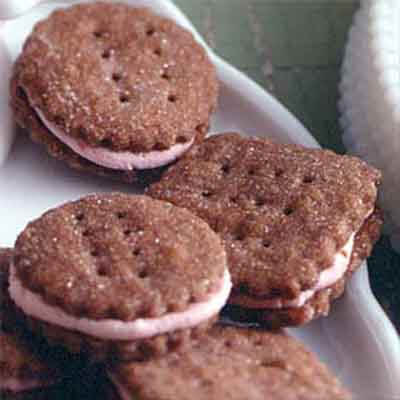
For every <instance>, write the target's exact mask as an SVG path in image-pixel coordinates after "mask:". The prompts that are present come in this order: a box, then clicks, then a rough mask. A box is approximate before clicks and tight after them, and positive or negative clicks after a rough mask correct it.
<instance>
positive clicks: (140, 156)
mask: <svg viewBox="0 0 400 400" xmlns="http://www.w3.org/2000/svg"><path fill="white" fill-rule="evenodd" d="M34 110H35V111H36V113H37V115H38V116H39V118H40V120H41V121H42V122H43V124H44V125H45V126H46V127H47V129H48V130H49V131H50V132H51V133H52V134H53V135H54V136H56V137H57V138H58V139H59V140H61V142H63V143H64V144H66V145H67V146H68V147H70V148H71V149H72V150H73V151H74V152H75V153H77V154H79V155H80V156H82V157H83V158H85V159H87V160H89V161H92V162H93V163H95V164H97V165H100V166H102V167H106V168H111V169H118V170H123V171H130V170H133V169H150V168H157V167H162V166H163V165H167V164H169V163H171V162H172V161H174V160H176V159H177V158H178V157H179V156H180V155H182V154H183V153H184V152H185V151H186V150H188V149H189V147H190V146H191V145H192V144H193V142H194V138H193V139H192V140H190V141H189V142H186V143H177V144H175V145H173V146H171V147H170V148H169V149H168V150H162V151H149V152H147V153H131V152H129V151H119V152H117V151H111V150H108V149H103V148H101V147H91V146H88V145H87V144H86V143H84V142H83V141H82V140H77V139H74V138H72V137H70V136H68V135H66V134H65V133H64V132H63V131H62V130H61V129H60V128H59V127H57V126H56V125H55V124H54V123H52V122H50V121H48V120H47V119H46V118H45V116H44V115H43V113H42V112H41V111H40V110H39V109H38V108H36V107H34Z"/></svg>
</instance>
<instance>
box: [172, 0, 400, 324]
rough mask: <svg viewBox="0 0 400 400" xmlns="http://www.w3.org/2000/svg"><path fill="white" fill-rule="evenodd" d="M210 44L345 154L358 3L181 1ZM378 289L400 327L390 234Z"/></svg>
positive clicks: (372, 266)
mask: <svg viewBox="0 0 400 400" xmlns="http://www.w3.org/2000/svg"><path fill="white" fill-rule="evenodd" d="M175 3H176V4H177V5H178V6H179V7H181V9H182V10H183V11H184V12H185V14H186V15H187V16H188V17H189V18H190V19H191V21H192V22H193V23H194V25H195V26H196V28H197V29H198V30H199V32H200V33H201V34H202V35H203V37H204V38H205V39H206V40H207V42H208V43H209V44H210V46H211V47H212V48H213V49H214V50H215V51H216V52H217V53H218V54H219V55H221V56H222V57H223V58H225V59H226V60H227V61H229V62H230V63H231V64H233V65H235V66H236V67H237V68H239V69H240V70H242V71H243V72H245V73H246V74H248V75H249V76H250V77H251V78H252V79H254V80H255V81H256V82H258V83H259V84H260V85H261V86H263V87H264V88H266V89H267V90H268V91H269V92H270V93H272V94H273V95H274V96H276V97H277V98H278V99H279V100H280V101H281V102H282V103H283V104H284V105H285V106H286V107H287V108H288V109H289V110H291V111H292V112H293V113H294V114H295V115H296V116H297V118H299V119H300V121H301V122H303V124H304V125H305V126H306V127H307V128H308V129H309V130H310V132H311V133H312V134H313V135H314V136H315V138H316V139H317V140H318V141H319V143H320V144H321V145H322V146H324V147H328V148H331V149H333V150H335V151H337V152H340V153H343V152H345V148H344V146H343V143H342V140H341V129H340V126H339V123H338V119H339V115H338V111H337V102H338V83H339V79H340V65H341V62H342V58H343V52H344V47H345V43H346V39H347V33H348V30H349V27H350V25H351V22H352V19H353V15H354V12H355V11H356V10H357V9H358V1H354V0H247V1H246V0H175ZM369 272H370V278H371V283H372V287H373V290H374V293H375V294H376V296H377V297H378V299H379V301H380V303H381V304H382V306H383V307H384V309H385V310H386V312H387V313H388V314H389V316H390V317H391V318H392V320H393V321H394V322H395V324H396V325H397V327H398V328H399V329H400V256H399V255H397V254H396V253H394V252H393V251H392V249H391V247H390V244H389V241H388V239H387V238H385V237H383V238H382V239H381V240H380V242H379V243H378V245H377V246H376V248H375V250H374V252H373V255H372V257H371V258H370V260H369Z"/></svg>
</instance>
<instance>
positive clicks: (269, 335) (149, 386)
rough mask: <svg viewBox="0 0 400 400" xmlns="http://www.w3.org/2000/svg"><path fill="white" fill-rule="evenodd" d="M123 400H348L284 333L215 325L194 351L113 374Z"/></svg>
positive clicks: (194, 345)
mask: <svg viewBox="0 0 400 400" xmlns="http://www.w3.org/2000/svg"><path fill="white" fill-rule="evenodd" d="M109 375H110V378H111V379H112V380H113V382H114V384H115V385H116V387H117V388H118V390H119V392H120V396H121V399H122V400H131V399H137V400H172V399H173V400H189V399H196V400H203V399H204V400H220V399H226V400H264V399H274V400H288V399H291V400H349V399H350V398H351V396H350V394H349V393H348V392H347V391H346V390H345V389H344V388H343V387H342V386H341V384H340V383H339V382H338V380H337V379H336V378H335V377H334V376H333V375H332V374H331V373H330V372H329V371H328V369H327V368H326V367H325V366H324V365H323V364H322V363H321V362H319V361H318V360H317V359H316V358H315V356H313V355H312V354H311V353H310V352H309V351H308V350H307V349H305V348H304V347H303V346H302V345H301V344H300V343H299V342H297V341H296V340H295V339H293V338H291V337H289V336H287V335H285V334H283V333H281V332H274V331H272V332H268V331H260V330H248V329H243V328H234V327H223V326H215V327H213V328H212V329H211V330H210V331H209V332H208V334H206V335H204V336H202V337H200V338H198V339H197V340H194V341H193V343H192V344H191V346H190V347H187V348H186V349H183V350H180V351H177V352H175V353H171V354H168V355H167V356H166V357H163V358H161V359H157V360H149V361H146V362H143V363H127V364H121V365H119V366H118V367H116V368H115V369H114V370H110V371H109Z"/></svg>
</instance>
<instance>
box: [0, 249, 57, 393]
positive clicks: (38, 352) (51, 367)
mask: <svg viewBox="0 0 400 400" xmlns="http://www.w3.org/2000/svg"><path fill="white" fill-rule="evenodd" d="M11 257H12V251H11V250H10V249H0V349H1V351H0V397H1V398H2V399H3V398H4V399H10V400H11V399H12V400H17V399H21V400H22V399H28V398H32V399H33V398H34V399H38V400H39V399H45V398H49V397H46V396H48V395H49V394H50V393H51V392H52V391H53V388H52V386H55V384H56V382H57V381H60V379H61V378H62V377H63V371H62V364H61V363H60V362H59V360H58V362H56V360H55V358H52V355H54V353H52V352H50V353H51V354H49V353H47V352H46V350H48V347H47V348H45V346H44V344H43V343H42V342H40V341H39V340H38V339H37V338H34V337H32V336H31V335H29V333H28V332H27V331H26V330H25V329H24V327H23V325H22V321H21V318H20V315H19V314H18V312H17V311H16V310H15V307H14V304H13V302H12V300H11V299H10V297H9V295H8V276H9V265H10V260H11ZM64 366H65V365H64Z"/></svg>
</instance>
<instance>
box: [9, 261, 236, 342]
mask: <svg viewBox="0 0 400 400" xmlns="http://www.w3.org/2000/svg"><path fill="white" fill-rule="evenodd" d="M231 287H232V283H231V278H230V274H229V272H228V269H225V272H224V275H223V278H222V279H221V283H220V286H219V289H218V290H217V291H216V292H214V293H212V294H210V295H209V297H208V298H207V299H206V300H205V301H202V302H198V303H193V304H191V305H190V306H189V307H188V308H187V309H186V310H185V311H182V312H172V313H167V314H165V315H163V316H161V317H159V318H139V319H136V320H134V321H129V322H125V321H121V320H117V319H102V320H92V319H88V318H78V317H74V316H72V315H70V314H67V313H66V312H65V311H63V310H62V309H61V308H59V307H56V306H51V305H48V304H46V303H45V302H44V301H43V300H42V297H41V296H40V295H38V294H36V293H33V292H32V291H30V290H29V289H26V288H24V287H23V285H22V283H21V281H20V280H19V279H18V277H17V275H16V271H15V267H14V265H11V271H10V286H9V292H10V296H11V298H12V299H13V300H14V302H15V303H16V304H17V305H18V306H19V307H20V308H21V309H22V310H23V311H24V312H25V314H27V315H30V316H32V317H34V318H37V319H39V320H42V321H45V322H49V323H51V324H53V325H58V326H61V327H63V328H66V329H68V330H72V331H78V332H81V333H84V334H87V335H90V336H94V337H97V338H100V339H104V340H121V341H128V340H135V339H144V338H149V337H152V336H156V335H159V334H163V333H166V332H171V331H175V330H179V329H186V328H191V327H194V326H197V325H198V324H200V323H201V322H203V321H206V320H208V319H209V318H211V317H212V316H214V315H216V314H218V312H219V311H220V309H221V308H222V307H223V306H224V305H225V304H226V302H227V299H228V297H229V293H230V290H231Z"/></svg>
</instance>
